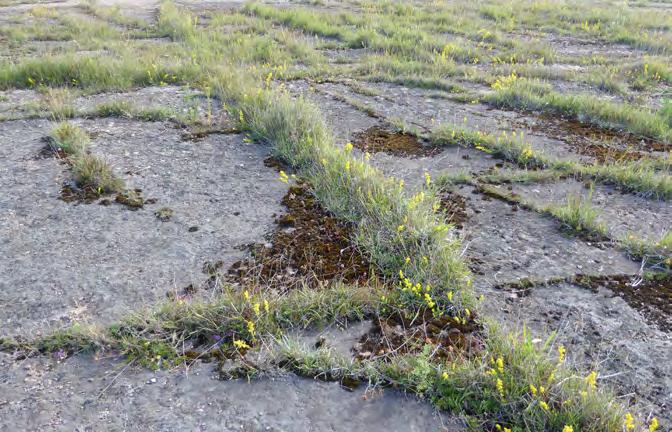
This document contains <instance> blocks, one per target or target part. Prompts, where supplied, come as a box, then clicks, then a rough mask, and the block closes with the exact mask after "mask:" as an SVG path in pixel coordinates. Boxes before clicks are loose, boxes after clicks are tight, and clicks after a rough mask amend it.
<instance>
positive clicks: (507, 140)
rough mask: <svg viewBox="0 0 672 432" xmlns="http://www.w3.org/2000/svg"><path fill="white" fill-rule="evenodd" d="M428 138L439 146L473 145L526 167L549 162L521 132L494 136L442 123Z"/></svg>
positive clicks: (541, 165) (536, 166)
mask: <svg viewBox="0 0 672 432" xmlns="http://www.w3.org/2000/svg"><path fill="white" fill-rule="evenodd" d="M430 140H431V141H432V143H433V144H435V145H439V146H445V145H462V146H465V147H473V148H475V149H477V150H481V151H484V152H486V153H490V154H493V155H495V156H497V157H499V158H502V159H504V160H507V161H509V162H513V163H516V164H518V165H520V166H523V167H526V168H543V167H544V166H547V165H548V164H549V161H548V160H547V158H546V157H544V156H543V155H541V154H539V153H538V152H534V151H533V150H532V146H531V145H530V144H529V143H528V142H526V141H525V138H524V136H523V134H522V132H521V133H519V134H518V133H516V132H512V133H510V134H507V133H505V132H503V133H502V134H501V135H499V136H494V135H490V134H486V133H483V132H480V131H472V130H470V129H467V128H463V127H459V126H455V125H451V124H443V125H441V126H439V127H437V128H435V129H434V130H433V131H432V133H431V135H430Z"/></svg>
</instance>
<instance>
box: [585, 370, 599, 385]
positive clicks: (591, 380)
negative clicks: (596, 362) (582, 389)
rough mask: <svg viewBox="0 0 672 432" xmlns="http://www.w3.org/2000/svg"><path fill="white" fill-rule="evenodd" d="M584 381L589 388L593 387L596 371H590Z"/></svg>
mask: <svg viewBox="0 0 672 432" xmlns="http://www.w3.org/2000/svg"><path fill="white" fill-rule="evenodd" d="M586 383H588V387H589V388H591V389H594V388H595V386H596V384H597V372H595V371H592V372H591V373H589V374H588V376H587V377H586Z"/></svg>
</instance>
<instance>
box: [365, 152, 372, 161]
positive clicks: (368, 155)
mask: <svg viewBox="0 0 672 432" xmlns="http://www.w3.org/2000/svg"><path fill="white" fill-rule="evenodd" d="M369 159H371V154H370V153H369V152H366V153H364V160H365V161H367V162H368V160H369Z"/></svg>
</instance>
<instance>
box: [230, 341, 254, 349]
mask: <svg viewBox="0 0 672 432" xmlns="http://www.w3.org/2000/svg"><path fill="white" fill-rule="evenodd" d="M233 345H234V346H235V347H236V348H238V349H250V346H249V345H248V344H247V343H245V341H242V340H237V339H234V340H233Z"/></svg>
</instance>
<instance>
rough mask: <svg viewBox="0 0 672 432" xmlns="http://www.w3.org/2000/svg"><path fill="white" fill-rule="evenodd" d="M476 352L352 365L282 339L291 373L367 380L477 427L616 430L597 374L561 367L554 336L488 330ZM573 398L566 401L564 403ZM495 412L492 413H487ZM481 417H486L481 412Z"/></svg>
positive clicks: (616, 418) (427, 351) (616, 417)
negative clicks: (538, 338) (538, 339)
mask: <svg viewBox="0 0 672 432" xmlns="http://www.w3.org/2000/svg"><path fill="white" fill-rule="evenodd" d="M489 332H490V337H488V338H487V342H486V346H485V347H484V350H483V352H482V354H481V355H480V356H478V357H477V358H473V359H464V358H462V359H458V360H454V361H452V362H443V361H440V360H438V359H437V358H436V352H435V350H434V348H435V347H433V346H431V345H426V346H425V347H424V349H422V350H420V351H419V352H417V353H413V354H403V355H398V356H394V357H392V358H389V359H385V360H378V361H372V362H364V363H359V362H352V361H348V360H347V359H344V358H343V357H341V356H339V355H337V354H336V353H334V352H333V351H331V350H329V349H327V348H319V349H308V348H306V347H305V346H304V345H301V344H299V343H297V342H296V341H291V340H290V341H287V340H285V341H282V342H281V344H280V349H281V352H282V354H283V356H284V358H285V359H286V362H287V365H288V367H289V368H290V370H292V371H294V372H296V373H298V374H301V375H304V376H308V377H321V378H323V379H331V380H339V379H342V378H344V377H354V378H355V379H358V380H362V381H368V382H369V385H373V386H388V385H391V386H394V387H399V388H404V389H407V390H409V391H412V392H414V393H416V394H418V395H420V396H422V397H424V398H426V399H428V400H430V401H431V402H432V403H433V404H434V405H436V406H437V407H438V408H440V409H444V410H448V411H452V412H456V411H457V412H464V413H467V414H469V415H470V417H469V423H470V426H471V427H473V428H474V429H476V430H528V431H561V430H566V429H564V428H565V427H567V426H571V427H572V428H575V430H584V431H587V430H594V431H597V430H604V431H620V430H621V425H622V421H623V420H622V419H623V417H624V412H623V411H622V409H621V408H620V407H619V406H618V404H615V403H613V400H612V398H613V396H612V395H611V394H609V393H608V392H605V391H603V390H601V389H599V388H598V384H597V380H598V378H599V375H598V374H597V373H596V372H590V373H589V374H587V375H585V376H581V375H578V374H577V373H576V372H575V371H573V370H571V369H570V368H568V367H567V366H566V365H565V355H566V350H565V348H564V347H562V346H558V347H555V350H554V351H555V355H554V356H549V355H548V354H547V353H548V352H549V351H551V350H552V348H553V344H552V339H548V340H546V341H545V343H542V344H535V343H534V342H533V341H532V337H531V335H530V334H528V333H527V332H526V331H525V330H523V331H522V332H520V333H509V334H505V333H502V332H501V331H500V330H498V329H497V328H496V326H494V327H492V328H491V329H490V330H489ZM568 401H572V402H568ZM493 412H496V413H497V417H496V418H492V417H489V415H488V414H490V413H493ZM484 414H486V415H485V416H484Z"/></svg>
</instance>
